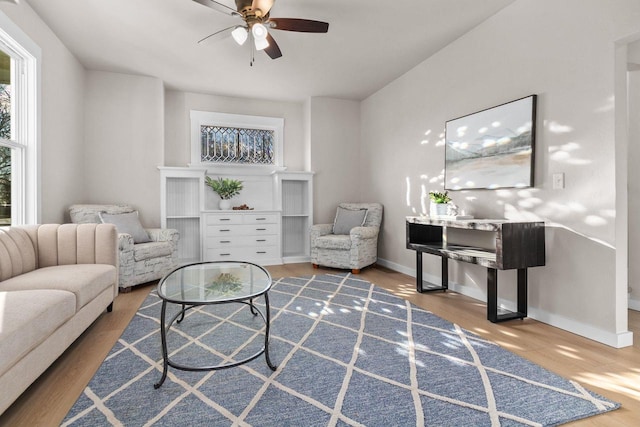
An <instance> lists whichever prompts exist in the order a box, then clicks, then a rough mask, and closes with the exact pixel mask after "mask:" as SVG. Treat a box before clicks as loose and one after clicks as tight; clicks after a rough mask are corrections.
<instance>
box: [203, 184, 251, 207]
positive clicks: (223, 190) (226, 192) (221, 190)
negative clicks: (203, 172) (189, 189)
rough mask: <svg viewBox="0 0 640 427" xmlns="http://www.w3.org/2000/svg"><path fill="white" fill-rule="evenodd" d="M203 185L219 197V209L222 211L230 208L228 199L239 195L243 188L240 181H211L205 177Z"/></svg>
mask: <svg viewBox="0 0 640 427" xmlns="http://www.w3.org/2000/svg"><path fill="white" fill-rule="evenodd" d="M205 184H206V185H208V186H209V187H211V189H212V190H213V191H214V192H215V193H216V194H218V196H220V206H219V207H220V209H222V210H228V209H229V208H230V207H231V201H230V199H231V198H232V197H233V196H237V195H238V194H240V190H242V188H243V186H242V181H238V180H237V179H231V178H218V179H211V178H210V177H208V176H207V177H205Z"/></svg>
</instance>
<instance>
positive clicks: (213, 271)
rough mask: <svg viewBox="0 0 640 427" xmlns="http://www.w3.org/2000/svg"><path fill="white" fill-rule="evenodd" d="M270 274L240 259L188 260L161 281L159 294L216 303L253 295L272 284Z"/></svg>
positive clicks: (174, 299)
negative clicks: (189, 262) (192, 262)
mask: <svg viewBox="0 0 640 427" xmlns="http://www.w3.org/2000/svg"><path fill="white" fill-rule="evenodd" d="M271 283H272V282H271V275H270V274H269V272H268V271H267V270H265V269H264V268H262V267H260V266H259V265H256V264H252V263H249V262H240V261H211V262H199V263H194V264H187V265H183V266H181V267H178V268H177V269H175V270H173V271H172V272H170V273H169V274H167V275H166V276H165V277H163V278H162V280H160V283H158V296H160V298H162V299H164V300H167V301H170V302H174V303H178V304H182V303H185V304H215V303H218V302H229V301H234V300H244V299H250V298H254V297H256V296H259V295H262V294H264V293H265V292H266V291H268V290H269V289H270V288H271Z"/></svg>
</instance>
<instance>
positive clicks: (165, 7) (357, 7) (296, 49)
mask: <svg viewBox="0 0 640 427" xmlns="http://www.w3.org/2000/svg"><path fill="white" fill-rule="evenodd" d="M23 1H24V0H23ZM513 1H514V0H481V1H478V0H387V1H381V0H368V1H367V0H277V1H276V3H275V5H274V6H273V9H272V10H271V16H273V17H279V18H306V19H314V20H318V21H326V22H329V23H330V26H329V32H328V33H327V34H305V33H295V32H288V31H276V30H273V31H272V33H271V34H272V35H273V37H274V38H275V39H276V41H277V42H278V45H279V46H280V49H281V50H282V53H283V56H282V57H281V58H279V59H276V60H272V59H270V58H269V57H268V56H267V55H266V54H265V53H264V52H257V53H256V62H255V64H254V65H253V67H250V66H249V59H250V47H249V44H248V43H247V44H245V45H244V46H238V45H237V44H235V42H234V41H233V39H232V38H231V37H227V38H223V39H221V40H211V41H208V42H204V43H201V44H198V43H197V41H198V40H200V39H201V38H203V37H205V36H207V35H208V34H211V33H213V32H215V31H217V30H220V29H223V28H226V27H229V26H231V25H234V24H236V23H241V22H242V21H241V20H240V19H239V18H234V17H231V16H228V15H224V14H222V13H219V12H216V11H214V10H212V9H209V8H207V7H205V6H202V5H200V4H198V3H196V2H194V1H192V0H55V1H52V0H27V2H28V3H29V4H30V5H31V6H32V7H33V9H34V10H35V11H36V12H37V13H38V15H40V17H42V19H43V20H44V21H45V22H46V23H47V24H48V25H49V27H51V29H52V30H53V31H54V32H55V33H56V34H57V36H58V37H59V38H60V39H61V40H62V42H63V43H64V44H65V45H66V46H67V47H68V48H69V49H70V50H71V52H73V54H74V55H75V56H76V57H77V58H78V60H79V61H80V62H81V63H82V64H83V65H84V66H85V67H86V68H88V69H91V70H103V71H115V72H122V73H131V74H140V75H147V76H154V77H158V78H160V79H162V80H163V81H164V82H165V85H166V87H167V88H170V89H178V90H184V91H191V92H203V93H215V94H219V95H229V96H241V97H252V98H266V99H274V100H292V101H302V100H304V99H306V98H308V97H310V96H331V97H338V98H347V99H356V100H360V99H364V98H366V97H367V96H369V95H371V94H372V93H374V92H375V91H377V90H378V89H380V88H381V87H383V86H385V85H386V84H387V83H389V82H390V81H392V80H394V79H395V78H397V77H399V76H400V75H402V74H404V73H405V72H407V71H408V70H410V69H411V68H412V67H414V66H415V65H417V64H419V63H420V62H422V61H424V60H425V59H426V58H428V57H429V56H431V55H433V54H434V53H436V52H437V51H438V50H440V49H441V48H442V47H443V46H445V45H447V44H449V43H450V42H452V41H453V40H455V39H456V38H458V37H460V36H461V35H463V34H464V33H466V32H468V31H469V30H470V29H471V28H473V27H475V26H477V25H478V24H479V23H481V22H482V21H484V20H485V19H487V18H488V17H490V16H491V15H493V14H495V13H496V12H497V11H499V10H500V9H502V8H503V7H505V6H507V5H509V4H510V3H512V2H513ZM219 2H220V3H223V4H226V5H227V6H229V7H233V8H235V3H234V1H233V0H219Z"/></svg>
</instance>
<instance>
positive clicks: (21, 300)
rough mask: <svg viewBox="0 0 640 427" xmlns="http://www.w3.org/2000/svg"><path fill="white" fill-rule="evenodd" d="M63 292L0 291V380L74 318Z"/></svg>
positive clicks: (72, 302)
mask: <svg viewBox="0 0 640 427" xmlns="http://www.w3.org/2000/svg"><path fill="white" fill-rule="evenodd" d="M75 308H76V298H75V296H74V295H73V293H72V292H69V291H62V290H24V291H11V292H1V291H0V376H2V375H3V374H4V373H5V372H7V371H8V370H9V369H10V368H11V367H12V366H13V365H15V364H16V362H18V361H19V360H20V359H21V358H22V357H24V356H25V355H26V354H27V353H29V351H31V350H32V349H33V348H35V347H36V346H38V345H39V344H40V343H42V342H43V341H44V340H45V339H47V338H48V337H49V336H50V335H51V334H52V333H53V332H54V331H55V330H56V329H58V328H59V327H60V326H62V325H63V324H64V323H65V322H66V321H67V320H69V319H70V318H71V317H73V315H74V314H75V312H76V311H75Z"/></svg>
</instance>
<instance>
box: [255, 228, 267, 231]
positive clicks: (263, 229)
mask: <svg viewBox="0 0 640 427" xmlns="http://www.w3.org/2000/svg"><path fill="white" fill-rule="evenodd" d="M256 231H267V229H266V228H256Z"/></svg>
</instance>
